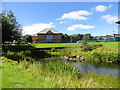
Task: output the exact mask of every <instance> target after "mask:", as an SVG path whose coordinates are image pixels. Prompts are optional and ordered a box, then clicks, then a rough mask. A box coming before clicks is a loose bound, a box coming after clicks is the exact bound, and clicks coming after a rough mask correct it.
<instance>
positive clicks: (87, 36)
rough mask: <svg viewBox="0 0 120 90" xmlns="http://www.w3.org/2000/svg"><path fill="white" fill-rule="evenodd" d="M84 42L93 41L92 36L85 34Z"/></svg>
mask: <svg viewBox="0 0 120 90" xmlns="http://www.w3.org/2000/svg"><path fill="white" fill-rule="evenodd" d="M82 40H83V41H85V42H87V41H90V40H91V34H85V35H84V36H83V38H82Z"/></svg>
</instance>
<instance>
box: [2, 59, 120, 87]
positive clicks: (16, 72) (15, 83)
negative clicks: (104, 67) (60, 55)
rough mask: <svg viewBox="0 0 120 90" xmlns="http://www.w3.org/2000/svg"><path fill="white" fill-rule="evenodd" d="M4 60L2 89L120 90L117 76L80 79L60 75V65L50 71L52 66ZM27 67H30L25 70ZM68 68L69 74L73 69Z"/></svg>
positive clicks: (93, 75) (91, 74)
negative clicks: (74, 89) (43, 66)
mask: <svg viewBox="0 0 120 90" xmlns="http://www.w3.org/2000/svg"><path fill="white" fill-rule="evenodd" d="M2 59H3V61H2V64H3V68H2V71H3V73H2V88H118V77H115V76H109V75H97V74H94V73H89V74H86V75H82V76H81V78H80V79H78V78H77V77H75V76H74V75H71V74H65V73H64V71H63V73H62V72H61V73H59V71H58V70H60V69H61V68H60V67H61V66H60V67H59V63H56V65H54V66H55V68H54V66H52V68H53V69H52V68H50V69H49V70H48V68H49V67H51V65H52V64H49V65H48V67H47V69H46V68H42V67H41V65H39V64H37V65H36V64H30V63H29V62H23V63H21V64H18V63H16V62H15V61H12V60H8V59H6V58H2ZM54 64H55V63H54ZM60 64H61V63H60ZM26 65H28V67H27V68H24V66H25V67H26ZM66 67H67V68H66V70H68V72H69V71H70V68H71V67H70V68H69V66H66ZM63 69H64V68H62V70H63ZM60 71H61V70H60ZM66 72H67V71H66Z"/></svg>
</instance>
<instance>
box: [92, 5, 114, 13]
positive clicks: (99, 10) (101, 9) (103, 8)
mask: <svg viewBox="0 0 120 90" xmlns="http://www.w3.org/2000/svg"><path fill="white" fill-rule="evenodd" d="M111 7H112V4H110V5H109V6H104V5H98V6H96V7H95V8H93V9H94V10H95V11H98V12H104V11H106V10H107V9H109V8H111Z"/></svg>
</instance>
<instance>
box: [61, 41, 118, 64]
mask: <svg viewBox="0 0 120 90" xmlns="http://www.w3.org/2000/svg"><path fill="white" fill-rule="evenodd" d="M114 43H115V45H114ZM110 44H111V45H110ZM112 44H113V45H112ZM117 44H118V43H117V42H110V43H105V42H104V43H103V42H101V43H97V44H96V43H83V44H82V45H81V48H77V49H69V48H67V49H64V50H61V53H62V54H63V55H64V57H63V58H64V59H67V60H71V61H97V62H107V63H119V62H120V60H119V58H120V52H119V51H118V49H117V48H118V47H117ZM107 45H108V46H109V47H107ZM110 46H111V47H110Z"/></svg>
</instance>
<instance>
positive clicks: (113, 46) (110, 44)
mask: <svg viewBox="0 0 120 90" xmlns="http://www.w3.org/2000/svg"><path fill="white" fill-rule="evenodd" d="M90 43H93V44H103V46H104V47H105V48H110V49H118V43H119V42H90ZM31 45H32V46H33V47H36V48H48V47H79V46H81V43H45V44H43V43H41V44H31Z"/></svg>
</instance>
